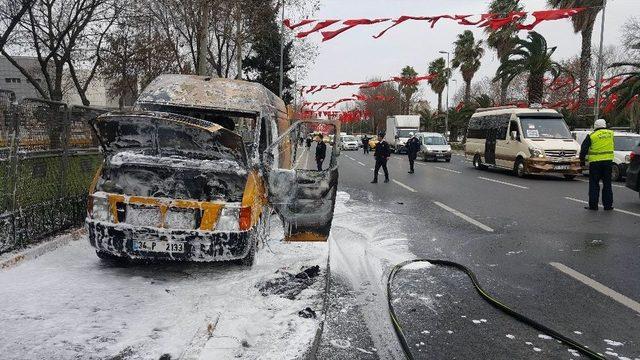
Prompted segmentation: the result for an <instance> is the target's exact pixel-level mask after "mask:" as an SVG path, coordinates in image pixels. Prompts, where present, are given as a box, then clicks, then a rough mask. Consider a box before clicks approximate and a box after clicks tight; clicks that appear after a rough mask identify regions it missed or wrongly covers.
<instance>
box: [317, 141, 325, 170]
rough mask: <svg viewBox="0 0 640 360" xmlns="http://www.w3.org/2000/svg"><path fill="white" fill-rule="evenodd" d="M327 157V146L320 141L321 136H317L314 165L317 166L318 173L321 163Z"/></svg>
mask: <svg viewBox="0 0 640 360" xmlns="http://www.w3.org/2000/svg"><path fill="white" fill-rule="evenodd" d="M326 156H327V144H325V143H324V141H323V140H322V134H320V135H318V145H316V165H318V171H322V163H324V158H325V157H326Z"/></svg>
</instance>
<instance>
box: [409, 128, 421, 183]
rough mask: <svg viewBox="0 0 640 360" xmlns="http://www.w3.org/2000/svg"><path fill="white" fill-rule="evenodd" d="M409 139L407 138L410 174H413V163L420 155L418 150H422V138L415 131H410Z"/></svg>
mask: <svg viewBox="0 0 640 360" xmlns="http://www.w3.org/2000/svg"><path fill="white" fill-rule="evenodd" d="M409 136H410V138H409V140H407V144H406V146H407V155H408V156H409V174H413V173H414V171H413V163H414V162H415V161H416V158H417V157H418V151H420V140H418V137H416V135H415V134H414V133H412V132H411V133H409Z"/></svg>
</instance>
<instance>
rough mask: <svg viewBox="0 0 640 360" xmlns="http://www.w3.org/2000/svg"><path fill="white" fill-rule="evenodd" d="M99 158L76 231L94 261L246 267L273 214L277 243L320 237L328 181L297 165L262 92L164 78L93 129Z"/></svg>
mask: <svg viewBox="0 0 640 360" xmlns="http://www.w3.org/2000/svg"><path fill="white" fill-rule="evenodd" d="M91 125H92V128H93V130H94V131H95V133H96V134H97V136H98V138H99V140H100V144H101V148H102V151H103V152H104V155H105V160H104V163H103V165H102V167H101V168H100V169H99V170H98V172H97V174H96V176H95V178H94V181H93V183H92V185H91V188H90V190H89V202H88V213H87V220H86V224H87V227H88V231H89V241H90V243H91V245H92V246H93V247H95V248H96V252H97V254H98V256H99V257H100V258H104V259H114V258H125V259H168V260H189V261H225V260H240V261H242V263H244V264H245V265H250V264H252V263H253V260H254V255H255V252H256V249H257V248H258V247H259V244H260V241H261V240H262V239H263V236H264V235H265V233H266V231H267V229H268V222H269V219H270V218H271V216H270V215H271V213H272V211H275V212H276V213H277V214H278V215H279V216H280V218H281V219H282V220H283V222H284V225H285V229H286V230H287V231H286V234H285V235H286V236H285V238H286V240H291V241H294V240H297V241H326V239H327V237H328V234H329V229H330V227H331V221H332V218H333V209H334V206H335V197H336V189H337V181H338V170H337V160H336V158H337V155H338V150H337V145H338V144H333V147H332V150H331V153H332V155H334V156H332V157H331V160H330V163H329V164H328V168H327V169H326V170H323V171H312V170H304V169H297V168H296V159H297V157H298V156H299V151H298V144H297V141H295V140H294V139H298V138H299V136H301V135H302V134H303V133H304V132H305V131H307V128H308V127H309V126H312V127H318V126H321V127H322V126H325V127H327V126H328V127H331V128H333V129H334V130H333V131H337V130H338V129H337V127H338V125H337V124H335V123H332V122H308V123H307V122H305V123H295V124H294V125H293V126H291V127H290V126H289V125H290V120H289V117H288V115H287V111H286V108H285V105H284V103H283V101H282V100H281V99H280V98H278V97H277V96H275V95H274V94H273V93H271V92H270V91H269V90H267V89H266V88H264V87H263V86H262V85H259V84H256V83H251V82H244V81H237V80H229V79H218V78H209V77H201V76H191V75H163V76H160V77H158V78H157V79H156V80H154V81H153V82H152V83H151V84H150V85H149V86H148V87H147V88H146V89H145V91H144V92H143V93H142V94H141V95H140V97H139V98H138V100H137V102H136V106H135V108H134V110H133V111H129V112H111V113H107V114H104V115H102V116H100V117H98V118H97V119H95V120H94V121H93V122H92V123H91Z"/></svg>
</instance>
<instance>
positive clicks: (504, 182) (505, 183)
mask: <svg viewBox="0 0 640 360" xmlns="http://www.w3.org/2000/svg"><path fill="white" fill-rule="evenodd" d="M478 179H482V180H486V181H491V182H494V183H497V184H502V185H508V186H513V187H516V188H519V189H529V188H528V187H526V186H520V185H516V184H512V183H509V182H506V181H500V180H496V179H490V178H487V177H483V176H478Z"/></svg>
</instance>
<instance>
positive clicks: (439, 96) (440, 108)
mask: <svg viewBox="0 0 640 360" xmlns="http://www.w3.org/2000/svg"><path fill="white" fill-rule="evenodd" d="M441 112H442V91H440V92H439V93H438V114H440V113H441Z"/></svg>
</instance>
